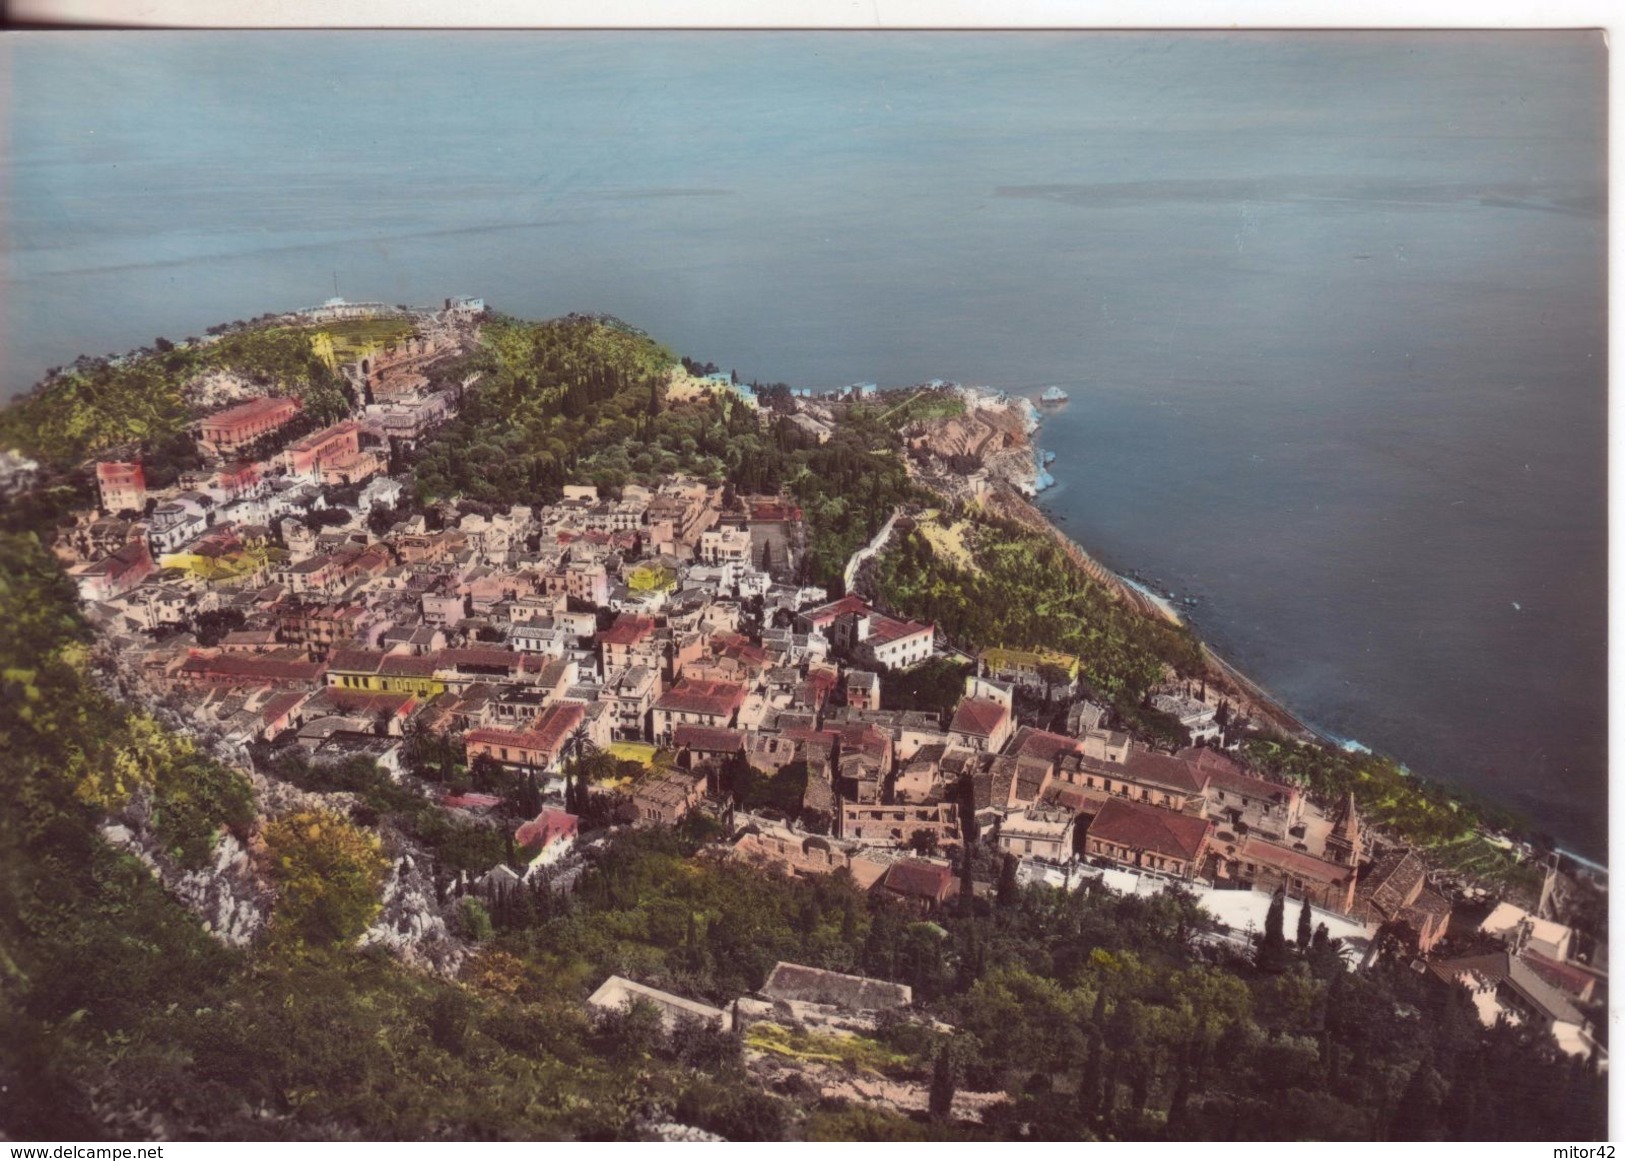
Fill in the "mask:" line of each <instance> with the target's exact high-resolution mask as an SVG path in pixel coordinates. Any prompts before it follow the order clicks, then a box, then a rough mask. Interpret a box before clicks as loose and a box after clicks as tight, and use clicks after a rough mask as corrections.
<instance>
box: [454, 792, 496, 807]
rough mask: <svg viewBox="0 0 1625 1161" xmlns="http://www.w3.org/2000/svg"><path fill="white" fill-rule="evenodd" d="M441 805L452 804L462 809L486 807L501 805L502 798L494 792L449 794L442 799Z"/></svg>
mask: <svg viewBox="0 0 1625 1161" xmlns="http://www.w3.org/2000/svg"><path fill="white" fill-rule="evenodd" d="M440 805H441V806H450V807H456V808H462V809H465V810H466V809H470V808H474V809H484V810H488V809H490V808H491V807H493V806H501V805H502V799H500V798H498V797H497V796H496V795H494V794H447V795H445V796H444V797H443V798H441V799H440Z"/></svg>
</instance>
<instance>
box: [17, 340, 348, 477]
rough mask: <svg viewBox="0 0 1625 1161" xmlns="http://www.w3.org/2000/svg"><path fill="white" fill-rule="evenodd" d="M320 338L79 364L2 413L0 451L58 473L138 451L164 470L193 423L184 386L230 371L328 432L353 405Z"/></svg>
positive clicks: (163, 347)
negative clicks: (288, 398)
mask: <svg viewBox="0 0 1625 1161" xmlns="http://www.w3.org/2000/svg"><path fill="white" fill-rule="evenodd" d="M329 329H332V328H329ZM321 333H323V332H321V331H319V330H317V329H315V328H310V327H293V326H269V327H258V328H246V329H243V330H239V331H236V332H234V333H232V334H228V335H224V336H221V337H219V338H217V339H215V340H213V341H211V342H208V343H206V344H199V343H196V342H193V343H190V344H188V345H185V346H176V345H174V344H172V343H168V342H167V341H166V340H159V342H158V344H157V346H156V349H152V350H148V351H144V352H136V353H133V354H130V355H126V356H124V357H122V358H118V359H114V358H106V359H90V358H81V359H79V360H78V361H77V362H75V363H74V364H73V365H71V366H69V367H65V368H61V369H59V370H58V372H57V373H56V374H55V375H54V376H52V377H50V378H47V379H46V380H45V381H44V382H43V383H41V384H40V385H39V386H38V387H36V388H35V389H34V391H33V392H32V393H31V394H29V395H26V396H24V397H23V398H21V399H18V400H17V401H15V402H14V403H12V404H10V405H9V406H8V407H6V409H5V410H4V411H0V447H6V446H9V447H16V448H19V449H21V450H22V451H23V452H24V453H25V454H27V455H30V456H33V457H35V458H36V459H38V460H40V461H41V462H42V463H44V464H47V465H48V466H50V467H53V468H59V469H62V468H70V467H72V466H73V465H76V464H78V463H80V462H81V461H82V460H84V459H85V458H86V457H87V456H91V455H94V454H96V453H97V452H102V451H106V450H109V449H112V448H124V447H129V448H130V449H131V450H132V451H133V450H134V448H135V447H136V446H139V447H140V448H142V449H143V451H144V452H145V453H146V455H147V457H148V458H149V459H157V460H159V461H162V460H164V459H166V458H168V457H169V456H173V455H174V454H175V450H174V441H175V439H176V437H177V436H180V435H181V433H182V432H184V430H185V428H186V426H187V424H188V423H190V422H191V420H192V419H193V418H194V417H193V415H192V412H191V409H190V408H189V406H188V401H187V399H186V395H185V391H184V387H185V385H186V383H187V382H189V381H190V380H192V379H193V378H195V377H197V376H198V375H201V374H204V373H206V372H209V371H232V372H235V373H236V374H239V375H241V376H243V377H244V378H246V379H248V380H250V381H251V382H253V383H256V384H258V385H260V386H262V387H264V388H266V389H267V390H269V391H271V392H273V393H275V394H281V395H293V396H296V397H297V398H299V399H300V400H301V401H302V402H303V403H304V405H305V415H306V416H307V417H308V418H309V420H310V421H311V422H313V423H317V424H321V423H332V422H334V421H336V420H338V419H342V418H343V417H344V416H345V415H346V414H348V412H349V410H350V407H351V406H352V401H351V400H350V398H349V397H348V394H347V389H346V388H345V387H344V386H343V383H342V380H341V379H340V378H339V376H338V375H337V374H335V372H334V370H333V369H332V368H331V367H329V366H328V365H327V363H326V362H324V361H323V360H322V358H321V357H320V355H318V353H317V350H316V346H315V345H314V343H313V341H312V340H313V338H314V337H315V336H317V335H319V334H321ZM166 449H167V451H168V456H166V455H165V451H166Z"/></svg>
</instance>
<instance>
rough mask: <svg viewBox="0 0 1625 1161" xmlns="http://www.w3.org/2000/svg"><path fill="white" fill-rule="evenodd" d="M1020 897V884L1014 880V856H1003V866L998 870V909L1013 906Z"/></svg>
mask: <svg viewBox="0 0 1625 1161" xmlns="http://www.w3.org/2000/svg"><path fill="white" fill-rule="evenodd" d="M1020 897H1021V885H1020V884H1019V883H1017V882H1016V856H1015V855H1011V854H1007V855H1005V856H1004V866H1003V868H1002V869H1001V870H1000V871H999V895H998V903H999V910H1001V911H1003V910H1006V909H1008V908H1010V907H1012V906H1014V904H1015V902H1016V900H1017V899H1019V898H1020Z"/></svg>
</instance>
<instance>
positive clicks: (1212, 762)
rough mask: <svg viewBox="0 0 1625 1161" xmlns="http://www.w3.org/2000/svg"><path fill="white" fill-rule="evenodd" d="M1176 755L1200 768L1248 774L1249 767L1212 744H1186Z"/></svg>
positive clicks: (1242, 774)
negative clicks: (1216, 748)
mask: <svg viewBox="0 0 1625 1161" xmlns="http://www.w3.org/2000/svg"><path fill="white" fill-rule="evenodd" d="M1174 757H1176V758H1179V759H1182V760H1183V761H1186V762H1190V763H1191V764H1193V765H1194V766H1195V767H1196V768H1197V769H1199V770H1208V771H1225V772H1228V773H1231V774H1239V775H1241V776H1243V777H1246V776H1247V768H1246V767H1245V766H1243V765H1242V764H1241V763H1240V762H1238V761H1236V760H1235V759H1234V758H1232V757H1231V756H1230V755H1229V754H1226V753H1225V752H1224V751H1222V750H1215V749H1214V748H1213V747H1212V746H1186V747H1185V748H1184V749H1183V750H1181V751H1179V753H1177V754H1175V755H1174Z"/></svg>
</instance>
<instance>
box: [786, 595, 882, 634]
mask: <svg viewBox="0 0 1625 1161" xmlns="http://www.w3.org/2000/svg"><path fill="white" fill-rule="evenodd" d="M873 612H874V609H872V608H870V607H869V602H868V601H866V600H864V599H863V598H862V597H860V596H858V595H857V594H856V593H847V594H846V596H844V597H842V598H841V599H840V600H838V601H831V602H830V603H829V604H827V605H820V606H818V608H816V609H814V610H813V611H812V612H810V613H803V614H802V615H803V616H804V617H806V618H807V620H809V621H811V622H812V623H813V624H814V625H816V626H819V627H822V626H824V625H828V624H830V623H831V622H833V621H834V620H835V618H836V617H839V616H840V615H841V614H842V613H856V614H857V615H858V616H860V617H861V616H863V615H865V614H867V613H873Z"/></svg>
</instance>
